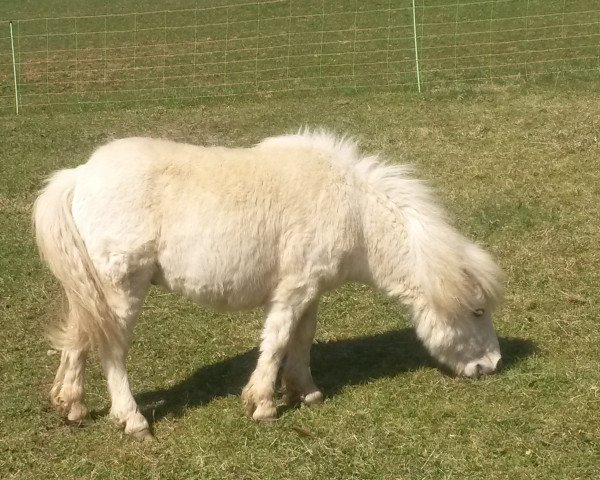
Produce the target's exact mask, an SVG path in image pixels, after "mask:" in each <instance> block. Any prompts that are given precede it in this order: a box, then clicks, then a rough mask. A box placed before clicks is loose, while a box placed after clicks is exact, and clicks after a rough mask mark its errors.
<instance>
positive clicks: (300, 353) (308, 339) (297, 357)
mask: <svg viewBox="0 0 600 480" xmlns="http://www.w3.org/2000/svg"><path fill="white" fill-rule="evenodd" d="M317 310H318V303H317V302H315V303H313V304H312V305H311V306H310V307H309V308H308V309H307V310H306V312H305V313H304V315H303V316H302V318H301V319H300V321H299V322H298V325H296V329H295V330H294V332H293V335H292V338H291V340H290V344H289V346H288V351H287V355H286V358H285V362H284V365H283V372H282V387H283V392H284V398H285V400H286V403H289V404H293V403H298V402H299V401H301V402H302V403H305V404H306V405H315V404H318V403H321V402H322V401H323V394H322V393H321V391H320V390H319V389H318V388H317V386H316V385H315V382H314V381H313V378H312V374H311V371H310V349H311V346H312V342H313V339H314V336H315V331H316V328H317Z"/></svg>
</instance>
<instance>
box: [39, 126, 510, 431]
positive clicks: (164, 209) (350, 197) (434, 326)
mask: <svg viewBox="0 0 600 480" xmlns="http://www.w3.org/2000/svg"><path fill="white" fill-rule="evenodd" d="M33 218H34V224H35V232H36V237H37V244H38V247H39V251H40V253H41V256H42V258H43V259H44V260H45V262H46V263H47V264H48V266H49V267H50V269H51V271H52V272H53V274H54V275H55V276H56V277H57V278H58V279H59V280H60V282H61V283H62V286H63V288H64V290H65V292H66V296H67V299H68V305H69V310H68V314H67V315H66V318H65V319H64V321H63V322H62V324H61V327H60V328H59V329H57V331H56V332H55V333H54V335H53V341H54V343H55V345H56V346H57V348H59V349H60V350H61V351H62V357H61V362H60V366H59V368H58V372H57V374H56V379H55V381H54V385H53V387H52V391H51V398H52V401H53V403H54V405H55V406H56V407H57V408H58V409H59V410H60V411H61V412H62V413H63V414H64V415H66V416H67V418H68V419H69V420H71V421H75V422H77V421H81V420H82V419H83V418H84V417H85V415H86V414H87V409H86V407H85V404H84V388H83V382H84V368H85V361H86V355H87V353H88V350H89V349H90V348H91V347H92V346H96V347H98V349H99V352H100V358H101V361H102V367H103V370H104V373H105V375H106V378H107V381H108V388H109V391H110V396H111V402H112V405H111V410H110V413H111V416H112V417H114V419H115V420H116V421H117V422H118V423H119V424H120V425H121V426H123V427H124V428H125V432H126V433H129V434H133V435H134V436H135V437H137V438H140V439H149V438H151V433H150V430H149V425H148V422H147V421H146V419H145V418H144V417H143V415H142V414H141V413H140V412H139V410H138V407H137V405H136V402H135V400H134V398H133V396H132V394H131V390H130V387H129V383H128V378H127V371H126V369H125V359H126V356H127V352H128V347H129V343H130V338H131V334H132V330H133V328H134V325H135V323H136V319H137V318H138V315H139V313H140V310H141V308H142V304H143V301H144V297H145V295H146V293H147V292H148V289H149V287H150V285H151V284H155V285H160V286H162V287H164V288H166V289H168V290H171V291H175V292H180V293H182V294H184V295H187V296H188V297H191V298H192V299H194V300H196V301H198V302H202V303H205V304H209V305H213V306H216V307H220V308H227V309H244V308H254V307H257V306H261V305H264V306H265V308H266V320H265V325H264V330H263V333H262V341H261V344H260V357H259V359H258V363H257V366H256V369H255V370H254V372H253V373H252V375H251V377H250V379H249V382H248V384H247V385H246V387H245V388H244V390H243V392H242V398H243V400H244V403H245V405H246V407H247V409H248V413H249V414H251V415H252V417H253V418H254V419H256V420H265V419H271V418H273V417H275V416H276V408H275V403H274V400H273V395H274V390H275V387H276V378H277V375H278V371H279V369H280V368H282V383H283V387H284V389H285V393H286V396H287V397H288V398H289V399H290V400H292V401H297V400H301V401H302V402H304V403H306V404H315V403H318V402H320V401H321V400H322V398H323V395H322V393H321V392H320V391H319V389H318V388H317V387H316V386H315V383H314V382H313V379H312V376H311V372H310V366H309V364H310V348H311V344H312V340H313V336H314V333H315V328H316V317H317V305H318V302H319V297H320V296H321V295H322V294H323V293H324V292H326V291H329V290H331V289H334V288H336V287H337V286H339V285H340V284H342V283H344V282H349V281H356V282H362V283H365V284H368V285H372V286H374V287H376V288H378V289H380V290H382V291H383V292H385V293H386V294H388V295H390V296H392V297H395V298H397V299H398V300H400V301H401V302H402V303H404V304H406V305H408V306H409V307H410V308H411V311H412V313H413V319H414V324H415V327H416V331H417V335H418V337H419V338H420V339H421V340H422V341H423V343H424V344H425V346H426V347H427V349H428V350H429V352H430V353H431V354H432V355H433V356H434V357H435V358H436V359H437V360H438V361H439V362H441V363H442V364H444V365H446V366H448V367H449V368H450V369H452V370H453V371H454V372H455V373H456V374H459V375H466V376H469V377H475V376H478V375H480V374H485V373H490V372H493V371H494V370H496V369H497V368H498V366H499V364H500V349H499V345H498V339H497V337H496V334H495V332H494V327H493V325H492V321H491V313H492V310H493V308H494V305H495V304H496V303H497V301H498V300H499V299H500V297H501V293H502V292H501V290H502V289H501V277H502V275H501V272H500V271H499V269H498V267H497V266H496V264H495V263H494V261H493V260H492V259H491V258H490V256H489V255H488V254H487V253H485V252H484V251H483V250H482V249H481V248H479V247H478V246H476V245H475V244H473V243H471V242H469V241H468V240H466V239H465V238H464V237H462V236H461V235H460V234H459V233H457V232H456V230H454V228H452V227H451V226H450V224H449V223H448V221H447V220H446V216H445V214H444V213H443V211H442V210H441V209H440V208H439V207H438V206H436V204H435V203H434V202H433V200H432V199H431V197H430V194H429V192H428V190H427V188H426V187H424V185H423V184H422V183H421V182H419V181H418V180H414V179H412V178H410V177H409V176H408V174H407V169H406V168H405V167H401V166H389V165H385V164H382V163H380V162H379V161H378V159H377V157H375V156H371V157H364V156H361V155H360V154H359V152H358V149H357V147H356V144H355V143H353V142H352V141H350V140H347V139H343V138H336V137H334V136H332V135H330V134H327V133H323V132H320V133H310V132H305V133H301V134H298V135H287V136H280V137H273V138H267V139H266V140H264V141H262V142H261V143H259V144H258V145H256V146H254V147H252V148H221V147H206V148H205V147H198V146H193V145H186V144H180V143H174V142H170V141H164V140H156V139H150V138H127V139H123V140H117V141H114V142H111V143H109V144H107V145H105V146H103V147H101V148H99V149H98V150H97V151H96V152H95V153H94V154H93V155H92V157H91V158H90V160H89V161H88V162H87V163H86V164H84V165H81V166H79V167H77V168H74V169H68V170H61V171H59V172H56V173H55V174H54V175H53V176H52V177H51V178H50V179H49V181H48V184H47V185H46V187H45V188H44V190H43V191H42V193H41V194H40V196H39V198H38V199H37V201H36V203H35V206H34V212H33Z"/></svg>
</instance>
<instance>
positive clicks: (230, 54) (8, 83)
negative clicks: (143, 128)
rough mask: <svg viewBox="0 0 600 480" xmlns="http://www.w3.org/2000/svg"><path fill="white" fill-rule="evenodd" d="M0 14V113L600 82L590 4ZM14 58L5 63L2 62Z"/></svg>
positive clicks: (549, 0)
mask: <svg viewBox="0 0 600 480" xmlns="http://www.w3.org/2000/svg"><path fill="white" fill-rule="evenodd" d="M11 23H12V35H11V33H10V27H11V25H10V23H9V21H8V20H7V21H1V22H0V45H1V48H0V88H1V90H0V112H3V113H6V112H11V111H14V110H15V106H16V103H17V102H18V104H19V105H20V107H21V110H23V111H32V110H36V109H40V108H44V107H52V108H56V107H58V106H59V105H66V106H72V105H80V106H83V105H90V104H120V103H131V102H155V101H164V100H174V99H175V100H177V99H179V100H186V99H187V100H193V99H202V98H212V97H221V96H232V95H245V94H246V95H247V94H272V93H276V92H287V91H315V90H321V89H347V88H350V89H362V88H372V87H383V88H397V89H411V90H412V89H414V90H417V89H419V88H420V87H421V85H422V87H423V88H424V89H426V90H427V89H429V90H431V89H434V88H446V87H460V86H462V85H465V84H466V83H470V82H475V83H490V82H493V83H514V82H522V81H532V80H538V79H548V78H551V79H554V80H556V79H558V78H563V79H565V80H568V79H572V78H584V79H590V80H598V79H599V78H600V5H599V4H598V2H597V1H596V0H569V1H567V0H456V1H452V0H437V1H434V0H415V1H414V2H413V1H411V0H405V1H398V0H394V1H392V0H375V1H369V2H361V1H358V0H355V1H325V0H303V1H300V0H265V1H258V2H256V1H255V2H248V3H242V2H239V1H238V3H229V4H225V5H212V6H207V7H201V6H199V7H197V8H188V9H183V10H161V11H151V12H132V13H126V14H103V15H87V16H70V17H64V16H62V17H45V18H22V19H15V20H13V21H12V22H11ZM13 52H14V61H13Z"/></svg>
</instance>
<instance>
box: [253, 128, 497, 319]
mask: <svg viewBox="0 0 600 480" xmlns="http://www.w3.org/2000/svg"><path fill="white" fill-rule="evenodd" d="M259 146H267V147H290V148H308V149H311V150H315V151H318V152H321V153H322V154H323V155H324V157H325V158H327V159H328V160H329V161H331V162H333V163H334V164H335V165H337V166H339V167H341V168H343V169H346V170H347V171H348V172H349V173H351V174H352V175H353V176H354V177H355V178H357V179H359V180H360V181H361V183H363V184H364V185H365V186H367V188H368V189H369V190H370V191H371V192H374V194H375V195H376V196H377V197H378V199H379V201H380V202H382V203H384V204H385V207H386V208H387V209H388V210H392V211H394V212H396V214H397V215H399V216H400V218H401V219H402V220H403V224H404V227H405V229H406V234H407V241H408V251H409V252H410V256H411V259H410V262H408V264H409V265H410V268H411V270H412V277H413V279H414V281H415V284H416V286H417V287H418V288H419V289H420V290H421V291H422V293H423V294H424V295H425V296H426V297H427V300H428V301H429V302H431V304H433V305H435V306H436V307H437V308H439V309H440V310H442V311H445V312H448V313H450V314H453V313H457V314H458V313H462V312H463V311H464V309H465V308H467V309H470V310H473V311H475V310H478V309H480V308H486V309H487V308H493V307H494V306H495V305H496V304H497V302H498V301H500V299H501V297H502V294H503V289H502V278H503V274H502V272H501V271H500V269H499V268H498V267H497V265H496V263H495V262H494V260H493V259H492V258H491V257H490V255H489V254H487V253H486V252H485V251H484V250H483V249H481V248H480V247H479V246H478V245H476V244H474V243H472V242H470V241H468V240H467V239H466V238H464V237H463V236H462V235H460V234H459V233H458V232H457V231H456V230H455V229H454V228H453V226H452V225H451V222H450V221H449V219H448V216H447V214H446V212H445V210H444V209H443V208H441V207H440V206H439V205H438V204H437V203H436V201H435V200H434V198H433V196H432V193H431V189H430V188H429V187H428V186H427V185H426V184H425V183H424V182H423V181H421V180H417V179H415V178H413V177H412V175H411V174H412V171H413V169H412V168H411V167H410V166H408V165H392V164H388V163H385V162H382V161H381V160H380V158H379V156H378V155H369V156H363V155H361V153H360V150H359V148H358V144H357V142H356V141H355V140H353V139H352V138H350V137H347V136H335V135H332V134H331V133H328V132H326V131H323V130H316V131H310V130H306V129H304V130H301V131H300V132H299V133H297V134H295V135H283V136H279V137H271V138H267V139H265V140H263V141H262V142H261V143H260V144H259Z"/></svg>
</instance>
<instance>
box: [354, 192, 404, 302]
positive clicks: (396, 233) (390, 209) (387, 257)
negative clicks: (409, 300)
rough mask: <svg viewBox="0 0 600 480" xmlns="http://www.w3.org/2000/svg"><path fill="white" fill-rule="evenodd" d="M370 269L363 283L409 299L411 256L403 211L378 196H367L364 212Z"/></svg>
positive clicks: (364, 230)
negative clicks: (409, 262) (409, 258)
mask: <svg viewBox="0 0 600 480" xmlns="http://www.w3.org/2000/svg"><path fill="white" fill-rule="evenodd" d="M362 219H363V235H364V246H365V257H366V261H365V262H364V263H365V266H366V269H365V271H364V272H362V278H361V279H360V280H361V281H363V282H364V283H367V284H369V285H371V286H373V287H375V288H377V289H378V290H381V291H383V292H384V293H386V294H387V295H389V296H392V297H398V298H400V299H405V298H406V296H407V295H409V294H410V292H411V289H412V288H413V286H411V285H410V282H409V275H408V269H409V268H410V266H409V265H408V264H407V260H408V257H409V254H410V252H409V251H408V248H409V244H408V241H407V231H406V226H405V222H404V219H403V218H402V214H401V210H400V208H399V207H398V206H396V205H393V204H391V202H390V201H389V200H388V199H385V198H381V196H379V195H377V194H376V193H374V192H369V193H367V194H366V195H365V201H364V204H363V211H362Z"/></svg>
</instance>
